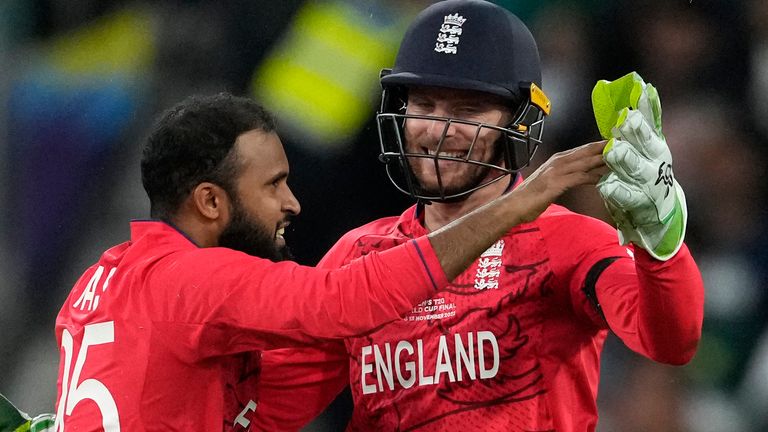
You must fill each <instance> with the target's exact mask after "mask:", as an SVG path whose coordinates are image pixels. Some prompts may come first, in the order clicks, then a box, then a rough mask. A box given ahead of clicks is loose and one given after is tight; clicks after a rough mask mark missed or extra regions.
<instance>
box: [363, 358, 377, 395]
mask: <svg viewBox="0 0 768 432" xmlns="http://www.w3.org/2000/svg"><path fill="white" fill-rule="evenodd" d="M372 352H373V348H372V347H371V346H364V347H363V351H362V353H361V361H360V370H361V375H362V376H361V377H360V383H361V384H362V385H363V394H371V393H376V386H375V385H368V384H366V383H365V376H366V375H367V374H369V373H372V372H373V365H371V364H368V363H366V362H365V358H366V357H367V356H369V355H371V353H372Z"/></svg>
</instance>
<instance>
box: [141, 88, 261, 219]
mask: <svg viewBox="0 0 768 432" xmlns="http://www.w3.org/2000/svg"><path fill="white" fill-rule="evenodd" d="M254 129H258V130H262V131H264V132H267V133H269V132H272V131H274V130H275V120H274V117H273V116H272V114H270V113H269V112H268V111H267V110H266V109H264V107H262V106H261V105H259V104H258V103H256V102H255V101H253V100H251V99H248V98H244V97H237V96H233V95H231V94H228V93H219V94H216V95H213V96H200V95H196V96H191V97H189V98H187V99H185V100H184V101H182V102H180V103H179V104H177V105H176V106H174V107H173V108H171V109H169V110H167V111H165V112H164V113H163V114H162V115H161V116H160V118H159V119H158V120H157V122H156V123H155V125H154V127H153V128H152V130H151V132H150V134H149V137H148V138H147V142H146V145H145V147H144V153H143V156H142V159H141V182H142V184H143V185H144V190H145V191H146V192H147V195H148V196H149V202H150V208H151V210H150V214H151V217H153V218H158V219H162V220H170V218H171V217H173V216H174V215H175V214H176V212H177V211H178V209H179V206H180V205H181V204H182V202H183V201H184V199H185V198H186V197H187V195H188V194H189V193H190V192H191V191H192V189H194V187H195V186H197V185H198V184H200V183H201V182H206V181H207V182H211V183H215V184H217V185H219V186H221V187H222V188H224V190H226V191H227V193H229V194H230V195H232V194H233V193H234V191H235V188H234V182H235V179H236V178H237V175H238V172H239V165H238V161H237V154H236V152H233V151H232V148H233V147H234V145H235V141H236V140H237V137H238V136H240V135H241V134H243V133H245V132H248V131H251V130H254ZM235 198H236V196H235Z"/></svg>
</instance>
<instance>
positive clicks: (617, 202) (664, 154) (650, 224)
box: [592, 72, 688, 260]
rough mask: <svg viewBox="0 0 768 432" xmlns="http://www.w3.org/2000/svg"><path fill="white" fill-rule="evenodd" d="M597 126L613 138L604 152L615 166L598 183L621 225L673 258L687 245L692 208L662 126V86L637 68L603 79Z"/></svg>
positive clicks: (624, 239)
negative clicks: (675, 172)
mask: <svg viewBox="0 0 768 432" xmlns="http://www.w3.org/2000/svg"><path fill="white" fill-rule="evenodd" d="M592 107H593V109H594V112H595V119H596V120H597V126H598V128H599V129H600V134H601V135H602V136H603V137H604V138H609V139H610V140H609V141H608V144H607V145H606V146H605V149H604V150H603V158H604V159H605V162H606V164H607V165H608V166H609V167H610V168H611V172H610V173H609V174H608V175H606V176H604V177H603V178H602V179H601V180H600V182H599V183H598V185H597V189H598V191H599V192H600V195H601V196H602V197H603V200H604V201H605V204H606V207H607V208H608V212H609V213H610V214H611V217H612V218H613V220H614V222H615V223H616V226H617V228H618V231H619V240H620V241H621V243H622V244H627V243H629V242H632V243H634V244H636V245H637V246H640V247H642V248H643V249H645V250H646V251H648V253H650V254H651V255H652V256H653V257H654V258H656V259H659V260H667V259H669V258H671V257H672V256H674V255H675V253H677V251H678V250H679V249H680V246H682V243H683V237H684V235H685V227H686V223H687V220H688V210H687V208H686V203H685V194H684V193H683V189H682V188H681V187H680V185H679V184H678V183H677V180H675V178H674V175H673V172H672V155H671V153H670V151H669V147H668V146H667V142H666V139H665V138H664V135H663V134H662V132H661V102H660V101H659V95H658V93H657V92H656V89H655V88H654V87H653V86H652V85H650V84H646V83H645V82H644V81H643V79H642V78H641V77H640V75H638V74H637V73H636V72H632V73H630V74H628V75H625V76H623V77H621V78H619V79H617V80H615V81H612V82H611V81H605V80H601V81H598V83H597V84H596V85H595V88H594V89H593V90H592Z"/></svg>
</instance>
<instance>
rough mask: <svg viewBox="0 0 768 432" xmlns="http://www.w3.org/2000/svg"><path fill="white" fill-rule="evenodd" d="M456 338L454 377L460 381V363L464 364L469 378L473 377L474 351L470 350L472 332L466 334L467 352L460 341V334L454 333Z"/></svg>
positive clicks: (472, 378)
mask: <svg viewBox="0 0 768 432" xmlns="http://www.w3.org/2000/svg"><path fill="white" fill-rule="evenodd" d="M454 338H455V339H456V379H458V380H459V381H461V365H462V364H464V369H466V371H467V375H469V379H471V380H474V379H476V378H475V376H476V375H475V352H474V351H472V333H468V334H467V346H469V352H467V349H466V348H464V344H463V343H462V341H461V335H460V334H458V333H457V334H456V335H454Z"/></svg>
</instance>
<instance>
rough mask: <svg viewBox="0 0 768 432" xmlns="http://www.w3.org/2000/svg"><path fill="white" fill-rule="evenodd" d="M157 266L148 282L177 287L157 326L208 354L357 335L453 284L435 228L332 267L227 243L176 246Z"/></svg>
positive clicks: (188, 351) (183, 349)
mask: <svg viewBox="0 0 768 432" xmlns="http://www.w3.org/2000/svg"><path fill="white" fill-rule="evenodd" d="M177 255H178V256H177ZM153 270H154V271H153V272H152V275H151V276H150V277H152V278H154V279H155V280H154V281H153V282H152V283H151V284H149V286H167V287H169V289H166V290H163V291H162V293H160V294H158V295H164V296H167V298H165V299H158V301H155V302H153V304H160V305H166V307H165V308H162V307H161V308H159V310H158V311H155V312H154V316H155V321H156V322H155V324H154V325H155V327H156V328H157V329H158V330H160V331H162V332H163V333H164V337H166V338H168V340H169V342H173V343H174V344H180V345H181V346H180V347H179V348H178V350H179V352H180V353H181V354H183V355H195V354H197V355H200V356H202V357H210V356H219V355H227V354H232V353H237V352H243V351H251V350H255V349H257V350H263V349H274V348H281V347H286V346H293V345H297V344H305V343H311V342H314V341H316V340H317V339H318V338H341V337H346V336H353V335H358V334H361V333H364V332H366V331H368V330H370V329H372V328H374V327H376V326H379V325H381V324H384V323H387V322H389V321H392V320H395V319H398V318H400V317H401V315H402V314H405V313H406V312H408V311H409V310H410V309H411V308H412V306H413V305H414V304H417V303H418V302H419V301H422V300H423V299H425V298H428V297H429V296H430V295H432V294H433V293H434V292H435V290H436V289H438V288H441V287H443V286H445V285H446V284H447V280H446V278H445V274H444V272H443V271H442V268H441V267H440V264H439V261H438V260H437V256H436V254H435V252H434V250H433V249H432V247H431V244H430V243H429V239H427V238H426V237H422V238H419V239H416V240H413V241H409V242H408V243H406V244H405V245H403V247H398V248H393V249H390V250H387V251H384V252H381V253H371V254H369V255H367V256H365V257H363V258H362V259H359V260H355V261H354V262H351V263H350V264H349V265H347V266H344V267H341V268H339V269H333V270H329V269H318V268H313V267H305V266H300V265H298V264H296V263H293V262H287V261H286V262H279V263H273V262H271V261H268V260H264V259H259V258H255V257H252V256H249V255H246V254H243V253H239V252H235V251H232V250H229V249H224V248H200V249H196V250H194V251H193V252H186V253H177V254H171V255H169V256H168V257H166V258H164V259H163V260H161V263H160V265H157V266H155V268H154V269H153ZM161 328H162V329H161ZM189 360H194V358H191V359H189Z"/></svg>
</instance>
